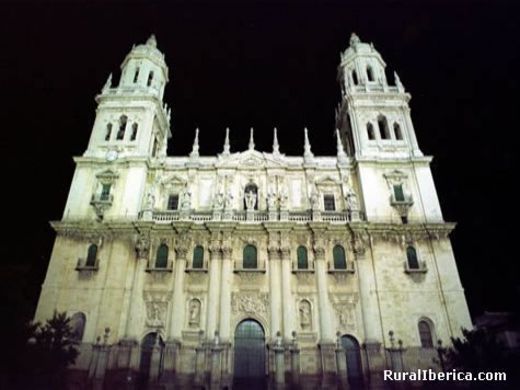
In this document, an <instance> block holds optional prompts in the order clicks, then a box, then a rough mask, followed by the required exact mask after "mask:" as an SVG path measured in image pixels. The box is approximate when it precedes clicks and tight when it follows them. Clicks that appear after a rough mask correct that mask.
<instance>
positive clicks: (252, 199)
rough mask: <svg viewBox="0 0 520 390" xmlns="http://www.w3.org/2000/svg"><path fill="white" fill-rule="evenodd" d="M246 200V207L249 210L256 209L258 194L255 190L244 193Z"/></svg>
mask: <svg viewBox="0 0 520 390" xmlns="http://www.w3.org/2000/svg"><path fill="white" fill-rule="evenodd" d="M244 198H245V200H246V208H247V210H248V211H250V210H254V209H255V205H256V194H255V193H254V192H253V191H248V192H246V194H245V195H244Z"/></svg>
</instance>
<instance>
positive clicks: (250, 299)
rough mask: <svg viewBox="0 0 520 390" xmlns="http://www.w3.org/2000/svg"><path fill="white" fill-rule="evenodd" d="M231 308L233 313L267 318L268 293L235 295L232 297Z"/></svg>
mask: <svg viewBox="0 0 520 390" xmlns="http://www.w3.org/2000/svg"><path fill="white" fill-rule="evenodd" d="M231 307H232V311H233V313H235V314H237V313H246V314H260V315H262V316H264V317H265V316H266V315H267V312H268V307H269V297H268V294H267V293H261V292H250V293H243V292H241V293H233V294H232V295H231Z"/></svg>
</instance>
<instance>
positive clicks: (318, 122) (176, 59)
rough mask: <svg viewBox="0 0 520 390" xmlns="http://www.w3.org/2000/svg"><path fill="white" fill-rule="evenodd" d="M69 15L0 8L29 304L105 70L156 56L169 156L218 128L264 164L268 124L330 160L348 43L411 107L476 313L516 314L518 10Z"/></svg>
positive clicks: (13, 216)
mask: <svg viewBox="0 0 520 390" xmlns="http://www.w3.org/2000/svg"><path fill="white" fill-rule="evenodd" d="M72 3H74V5H66V4H65V3H58V2H49V3H43V2H36V3H35V2H27V1H22V2H17V3H16V4H15V3H11V4H9V3H7V4H6V3H4V4H3V5H1V6H0V36H1V37H2V44H1V46H0V86H1V88H2V90H1V95H0V96H1V99H2V109H1V110H0V112H1V114H0V115H2V116H3V117H4V118H3V119H2V122H1V123H2V129H1V131H0V134H1V135H0V137H1V143H0V146H1V155H2V157H3V158H4V159H5V162H4V165H3V166H4V175H5V179H4V183H5V184H4V190H3V196H4V197H6V199H5V200H4V202H3V205H4V208H3V215H4V229H6V232H5V233H4V234H3V238H4V245H2V246H1V253H0V255H1V258H2V264H3V266H2V267H3V270H2V273H1V276H2V278H3V279H4V280H8V279H9V280H8V283H11V284H12V285H16V286H18V287H17V288H18V289H20V290H23V289H25V290H24V291H25V292H24V293H23V294H24V296H25V297H26V302H29V303H30V302H33V301H34V297H35V296H36V295H37V293H38V292H39V287H38V286H39V285H40V284H41V282H42V281H43V276H44V271H45V269H46V265H47V261H48V259H49V257H50V254H51V249H52V242H53V237H54V233H53V231H52V230H51V228H50V226H49V225H48V221H50V220H55V219H59V218H61V213H62V211H63V208H64V205H65V201H66V197H67V193H68V188H69V185H70V182H71V179H72V174H73V171H74V165H73V162H72V156H74V155H80V154H82V153H83V152H84V150H85V148H86V146H87V142H88V138H89V136H90V131H91V126H92V124H93V121H94V117H95V107H96V105H95V102H94V96H95V94H97V93H98V92H99V91H100V90H101V87H102V86H103V84H104V83H105V80H106V78H107V76H108V74H109V73H110V72H114V80H117V79H118V77H119V65H120V64H121V62H122V60H123V58H124V57H125V55H126V54H127V52H128V51H129V50H130V48H131V46H132V44H134V43H142V42H144V41H146V39H147V38H148V36H149V35H150V33H155V34H156V36H157V40H158V47H159V49H160V50H161V51H162V52H164V53H165V54H166V61H167V63H168V65H169V68H170V80H171V81H170V83H169V84H168V86H167V90H166V95H165V100H166V102H168V104H169V105H170V106H171V107H172V111H173V114H172V117H173V118H172V131H173V138H172V139H171V140H170V148H169V154H174V155H182V154H187V153H188V152H189V150H190V148H191V143H192V139H193V133H194V128H195V127H197V126H198V127H200V131H201V134H200V145H201V153H202V154H207V155H213V154H215V153H218V152H220V151H221V149H222V143H223V138H224V131H225V130H224V129H225V127H226V126H229V127H230V128H231V138H232V140H231V141H232V145H231V146H232V150H243V149H245V148H246V147H247V138H248V132H249V128H250V127H251V126H253V127H254V128H255V142H256V145H257V149H259V150H267V151H269V150H270V148H271V143H272V128H273V127H274V126H277V127H278V134H279V140H280V145H281V151H282V152H284V153H286V154H293V155H294V154H298V155H301V154H302V150H303V145H302V144H303V127H304V126H307V127H308V128H309V132H310V139H311V143H312V147H313V151H314V153H315V154H329V155H334V154H335V141H334V139H333V137H332V135H333V129H334V108H335V106H336V104H337V102H338V101H339V87H338V85H337V83H336V66H337V65H338V62H339V52H340V50H344V49H345V48H346V47H347V46H348V40H349V36H350V33H351V32H352V31H355V32H356V33H357V34H358V35H359V36H360V38H361V39H362V40H363V41H372V42H373V43H374V45H375V47H376V49H377V50H378V51H379V52H380V53H381V55H382V56H383V58H384V60H385V61H386V63H387V65H388V68H387V74H388V75H391V74H392V71H393V70H397V72H398V73H399V76H400V78H401V80H402V82H403V84H404V85H405V87H406V89H407V90H408V91H409V92H411V94H412V97H413V98H412V101H411V107H412V119H413V121H414V125H415V129H416V132H417V137H418V140H419V144H420V146H421V149H422V150H423V152H424V153H425V154H428V155H433V156H434V157H435V159H434V161H433V164H432V169H433V175H434V179H435V182H436V185H437V189H438V193H439V197H440V200H441V205H442V208H443V212H444V216H445V219H446V220H448V221H456V222H458V226H457V229H456V230H455V232H454V233H453V235H452V242H453V246H454V249H455V255H456V258H457V262H458V265H459V269H460V274H461V278H462V282H463V284H464V287H465V288H466V294H467V298H468V302H469V304H470V308H471V311H472V314H473V315H475V314H479V313H480V312H482V311H483V310H484V309H486V310H506V309H513V308H514V306H515V305H517V301H518V298H519V297H518V286H519V282H518V275H519V267H518V263H517V261H518V256H517V255H516V253H515V252H514V251H513V249H512V248H511V244H512V242H514V236H513V231H512V228H511V226H512V222H513V221H515V219H514V217H513V210H514V209H515V208H514V207H512V205H513V204H516V202H515V201H516V200H517V199H516V191H515V190H514V189H513V183H514V180H515V179H514V178H515V177H518V176H517V175H514V173H513V169H514V167H516V166H518V153H515V152H516V148H517V146H516V143H515V137H514V134H515V133H516V132H517V131H518V128H517V125H518V119H517V116H518V104H519V99H518V86H519V85H518V68H519V65H520V59H519V48H520V20H519V17H518V9H516V8H514V7H513V5H512V4H513V3H507V2H500V1H480V2H478V1H467V2H460V1H455V0H453V1H449V2H448V1H436V2H428V1H426V2H425V1H410V2H397V1H386V2H378V3H375V2H366V1H365V2H354V3H349V4H346V2H345V1H336V2H331V1H328V2H326V1H325V2H309V1H300V2H297V4H298V5H292V4H291V3H288V2H284V1H278V2H274V1H273V2H265V1H264V2H250V1H242V2H236V3H226V2H218V4H219V5H218V6H216V5H213V4H216V3H217V2H214V3H213V2H212V3H210V2H206V3H201V2H193V1H192V2H186V3H178V2H176V3H175V4H176V5H175V6H170V7H168V8H167V7H164V6H163V3H153V2H146V5H144V4H143V2H135V1H134V2H131V3H123V2H122V1H119V2H115V1H110V2H108V1H105V2H99V1H96V2H83V1H74V2H72ZM168 3H169V4H171V3H173V2H168ZM244 3H247V4H248V5H247V6H246V5H244ZM188 4H190V5H188ZM390 79H391V80H393V78H390ZM19 268H20V269H22V270H23V273H22V274H19V273H17V272H18V271H17V269H19ZM17 275H23V276H22V278H23V280H16V278H17V277H19V276H17ZM514 293H516V299H515V298H514V296H513V294H514ZM28 310H29V312H31V311H32V308H29V309H28Z"/></svg>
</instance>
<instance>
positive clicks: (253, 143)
mask: <svg viewBox="0 0 520 390" xmlns="http://www.w3.org/2000/svg"><path fill="white" fill-rule="evenodd" d="M254 149H255V141H254V139H253V128H252V127H251V134H250V136H249V150H254Z"/></svg>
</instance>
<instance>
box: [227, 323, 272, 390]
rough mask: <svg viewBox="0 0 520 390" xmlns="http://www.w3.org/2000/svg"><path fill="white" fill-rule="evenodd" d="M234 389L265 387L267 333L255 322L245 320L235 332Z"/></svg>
mask: <svg viewBox="0 0 520 390" xmlns="http://www.w3.org/2000/svg"><path fill="white" fill-rule="evenodd" d="M234 361H235V366H234V371H233V376H234V384H233V387H234V388H238V389H240V388H248V389H255V388H257V389H263V388H264V387H265V379H266V377H265V333H264V329H263V328H262V326H261V325H260V324H259V323H258V322H256V321H254V320H245V321H242V322H241V323H240V324H238V326H237V328H236V330H235V354H234Z"/></svg>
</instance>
